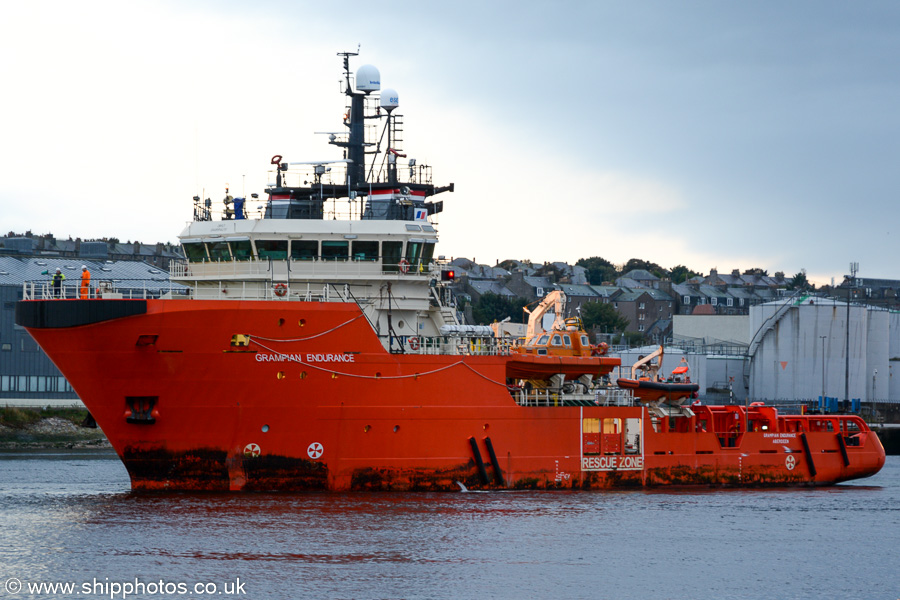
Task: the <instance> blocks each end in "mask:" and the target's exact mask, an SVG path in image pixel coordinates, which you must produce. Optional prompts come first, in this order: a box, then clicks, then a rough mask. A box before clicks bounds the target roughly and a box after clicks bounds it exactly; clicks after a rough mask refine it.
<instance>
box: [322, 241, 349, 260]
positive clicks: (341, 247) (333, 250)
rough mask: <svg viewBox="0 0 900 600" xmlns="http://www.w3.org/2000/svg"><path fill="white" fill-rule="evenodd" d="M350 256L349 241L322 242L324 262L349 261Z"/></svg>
mask: <svg viewBox="0 0 900 600" xmlns="http://www.w3.org/2000/svg"><path fill="white" fill-rule="evenodd" d="M349 254H350V242H348V241H347V240H322V260H347V256H348V255H349Z"/></svg>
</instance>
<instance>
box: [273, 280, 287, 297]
mask: <svg viewBox="0 0 900 600" xmlns="http://www.w3.org/2000/svg"><path fill="white" fill-rule="evenodd" d="M285 294H287V286H286V285H285V284H283V283H276V284H275V295H276V296H278V297H279V298H281V297H282V296H284V295H285Z"/></svg>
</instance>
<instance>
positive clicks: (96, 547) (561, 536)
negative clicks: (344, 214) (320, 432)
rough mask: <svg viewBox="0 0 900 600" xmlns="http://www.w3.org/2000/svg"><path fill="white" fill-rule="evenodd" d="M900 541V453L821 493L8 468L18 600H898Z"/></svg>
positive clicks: (5, 461) (23, 461)
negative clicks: (508, 488) (501, 488)
mask: <svg viewBox="0 0 900 600" xmlns="http://www.w3.org/2000/svg"><path fill="white" fill-rule="evenodd" d="M898 543H900V457H896V456H891V457H888V462H887V464H886V466H885V468H884V469H883V470H882V471H881V473H879V474H878V475H876V476H875V477H872V478H870V479H868V480H863V481H862V482H859V483H855V484H845V485H841V486H837V487H831V488H826V489H812V490H806V489H799V490H797V489H795V490H762V491H710V490H702V491H690V492H684V491H681V492H645V491H628V492H612V493H583V492H575V493H569V492H492V493H447V494H353V495H349V494H348V495H345V494H298V495H286V494H247V495H228V494H203V495H199V494H153V495H147V494H133V493H131V492H130V491H129V485H128V477H127V475H126V473H125V470H124V468H123V467H122V465H121V464H120V463H119V462H118V460H117V459H116V458H115V456H114V455H111V454H109V453H96V452H95V453H86V452H84V451H80V452H79V451H72V452H67V453H63V454H59V453H56V454H33V453H32V454H28V455H21V454H18V455H17V454H0V599H2V598H26V597H34V598H69V597H76V595H75V594H65V593H61V592H56V593H44V594H36V593H35V594H31V595H30V594H29V593H28V591H27V590H28V588H27V586H28V585H29V584H32V585H34V584H35V583H39V582H44V583H61V582H72V583H75V584H76V585H77V586H78V587H77V588H76V589H77V590H78V591H80V594H78V595H77V597H79V598H122V597H123V593H122V592H127V594H126V595H125V597H128V598H182V597H188V596H195V597H196V596H198V595H199V594H198V591H199V592H203V591H206V592H208V594H204V595H209V593H214V592H215V593H217V595H218V596H219V597H220V598H231V597H243V598H554V599H557V598H622V599H629V600H634V599H641V598H716V599H719V598H753V599H757V598H866V599H868V598H890V599H896V598H900V552H898ZM11 577H14V578H16V579H17V580H19V581H20V582H21V583H22V585H23V588H22V591H21V592H19V593H9V592H8V591H7V589H6V587H5V582H7V580H8V579H9V578H11ZM238 578H239V581H238ZM160 580H162V584H163V585H168V590H169V591H170V592H171V593H162V594H160V593H153V592H155V591H156V588H155V587H153V586H156V587H159V583H160ZM135 581H137V582H139V583H141V584H142V585H147V584H149V583H151V582H155V583H153V586H151V587H149V588H144V589H143V592H144V593H130V590H128V589H127V588H125V587H113V585H114V584H115V585H124V583H126V582H127V583H128V584H129V585H132V586H133V585H134V584H135ZM179 583H180V584H183V585H184V586H185V588H186V590H187V591H184V593H180V592H179V590H178V589H176V588H175V587H174V586H176V585H177V584H179ZM197 584H200V586H201V587H200V588H199V590H198V589H197V588H196V587H195V586H197ZM11 585H12V587H15V585H16V584H15V581H13V583H12V584H11ZM82 585H87V586H93V587H89V588H82V587H81V586H82ZM211 586H215V587H211ZM165 589H166V588H165V587H164V588H163V590H164V591H165ZM182 589H184V588H182ZM139 591H140V590H139Z"/></svg>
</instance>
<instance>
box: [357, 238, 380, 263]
mask: <svg viewBox="0 0 900 600" xmlns="http://www.w3.org/2000/svg"><path fill="white" fill-rule="evenodd" d="M353 260H378V242H367V241H365V240H359V241H355V242H353Z"/></svg>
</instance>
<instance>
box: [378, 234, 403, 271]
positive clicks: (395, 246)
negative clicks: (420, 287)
mask: <svg viewBox="0 0 900 600" xmlns="http://www.w3.org/2000/svg"><path fill="white" fill-rule="evenodd" d="M381 254H382V256H381V260H382V270H383V271H384V272H385V273H396V272H398V271H399V270H400V257H401V256H403V242H382V243H381Z"/></svg>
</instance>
